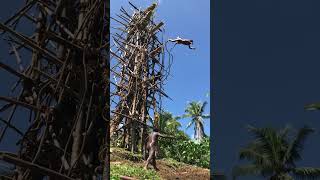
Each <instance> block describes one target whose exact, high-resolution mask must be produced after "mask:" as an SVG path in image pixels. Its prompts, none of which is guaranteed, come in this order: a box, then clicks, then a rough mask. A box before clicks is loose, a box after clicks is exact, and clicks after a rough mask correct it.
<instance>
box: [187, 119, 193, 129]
mask: <svg viewBox="0 0 320 180" xmlns="http://www.w3.org/2000/svg"><path fill="white" fill-rule="evenodd" d="M193 123H194V121H190V122H189V123H188V125H187V129H189V128H190V126H191V125H192V124H193Z"/></svg>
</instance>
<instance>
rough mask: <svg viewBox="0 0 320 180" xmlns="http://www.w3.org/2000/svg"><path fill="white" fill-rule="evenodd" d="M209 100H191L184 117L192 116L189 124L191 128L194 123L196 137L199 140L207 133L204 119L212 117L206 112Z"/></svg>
mask: <svg viewBox="0 0 320 180" xmlns="http://www.w3.org/2000/svg"><path fill="white" fill-rule="evenodd" d="M207 104H208V103H207V102H206V101H205V102H204V103H202V102H195V101H193V102H191V103H189V104H188V106H187V108H186V109H185V114H184V115H183V116H182V118H191V121H190V122H189V124H188V125H187V128H189V127H190V126H191V125H194V138H195V139H196V140H197V141H201V140H202V139H203V138H204V137H206V134H205V133H204V128H203V127H204V119H208V118H210V115H207V114H204V110H205V107H206V106H207Z"/></svg>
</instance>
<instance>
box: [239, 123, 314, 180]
mask: <svg viewBox="0 0 320 180" xmlns="http://www.w3.org/2000/svg"><path fill="white" fill-rule="evenodd" d="M248 130H249V132H250V133H252V135H253V136H254V138H255V140H254V141H252V142H250V143H249V144H248V145H247V146H246V147H245V148H243V149H242V150H241V151H240V153H239V157H240V159H246V160H248V161H250V162H251V164H248V165H242V166H236V167H235V168H234V170H233V176H234V177H237V176H243V175H262V176H265V177H269V178H270V179H277V180H289V179H293V178H292V176H296V177H300V178H319V177H320V168H311V167H302V168H298V167H296V161H297V160H300V159H301V152H302V150H303V144H304V142H305V140H306V138H307V137H308V136H309V135H310V134H311V133H312V132H313V131H314V130H313V129H310V128H308V127H303V128H301V129H299V131H298V132H296V133H294V134H290V132H291V129H290V128H288V127H286V128H284V129H280V130H276V129H273V128H255V127H251V126H250V127H249V128H248ZM293 135H294V136H293Z"/></svg>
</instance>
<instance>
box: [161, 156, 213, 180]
mask: <svg viewBox="0 0 320 180" xmlns="http://www.w3.org/2000/svg"><path fill="white" fill-rule="evenodd" d="M158 168H159V171H157V173H158V174H159V176H160V177H161V178H162V179H167V180H174V179H183V180H185V179H186V180H188V179H190V180H194V179H197V180H208V179H210V171H209V169H204V168H199V167H195V166H190V165H180V166H178V167H176V168H175V167H172V166H168V164H167V163H165V162H163V161H158Z"/></svg>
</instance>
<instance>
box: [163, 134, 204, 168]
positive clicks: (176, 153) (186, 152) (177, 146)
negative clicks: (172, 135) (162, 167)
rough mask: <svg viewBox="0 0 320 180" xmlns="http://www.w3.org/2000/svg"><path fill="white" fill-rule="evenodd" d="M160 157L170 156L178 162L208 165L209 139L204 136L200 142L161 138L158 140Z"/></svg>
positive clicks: (201, 165)
mask: <svg viewBox="0 0 320 180" xmlns="http://www.w3.org/2000/svg"><path fill="white" fill-rule="evenodd" d="M159 145H160V152H161V153H162V154H161V156H160V157H161V158H172V159H174V160H177V161H179V162H183V163H186V164H191V165H196V166H200V167H204V168H209V167H210V139H209V138H205V139H204V140H203V141H201V142H200V143H198V142H195V141H192V140H169V139H161V140H160V142H159Z"/></svg>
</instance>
